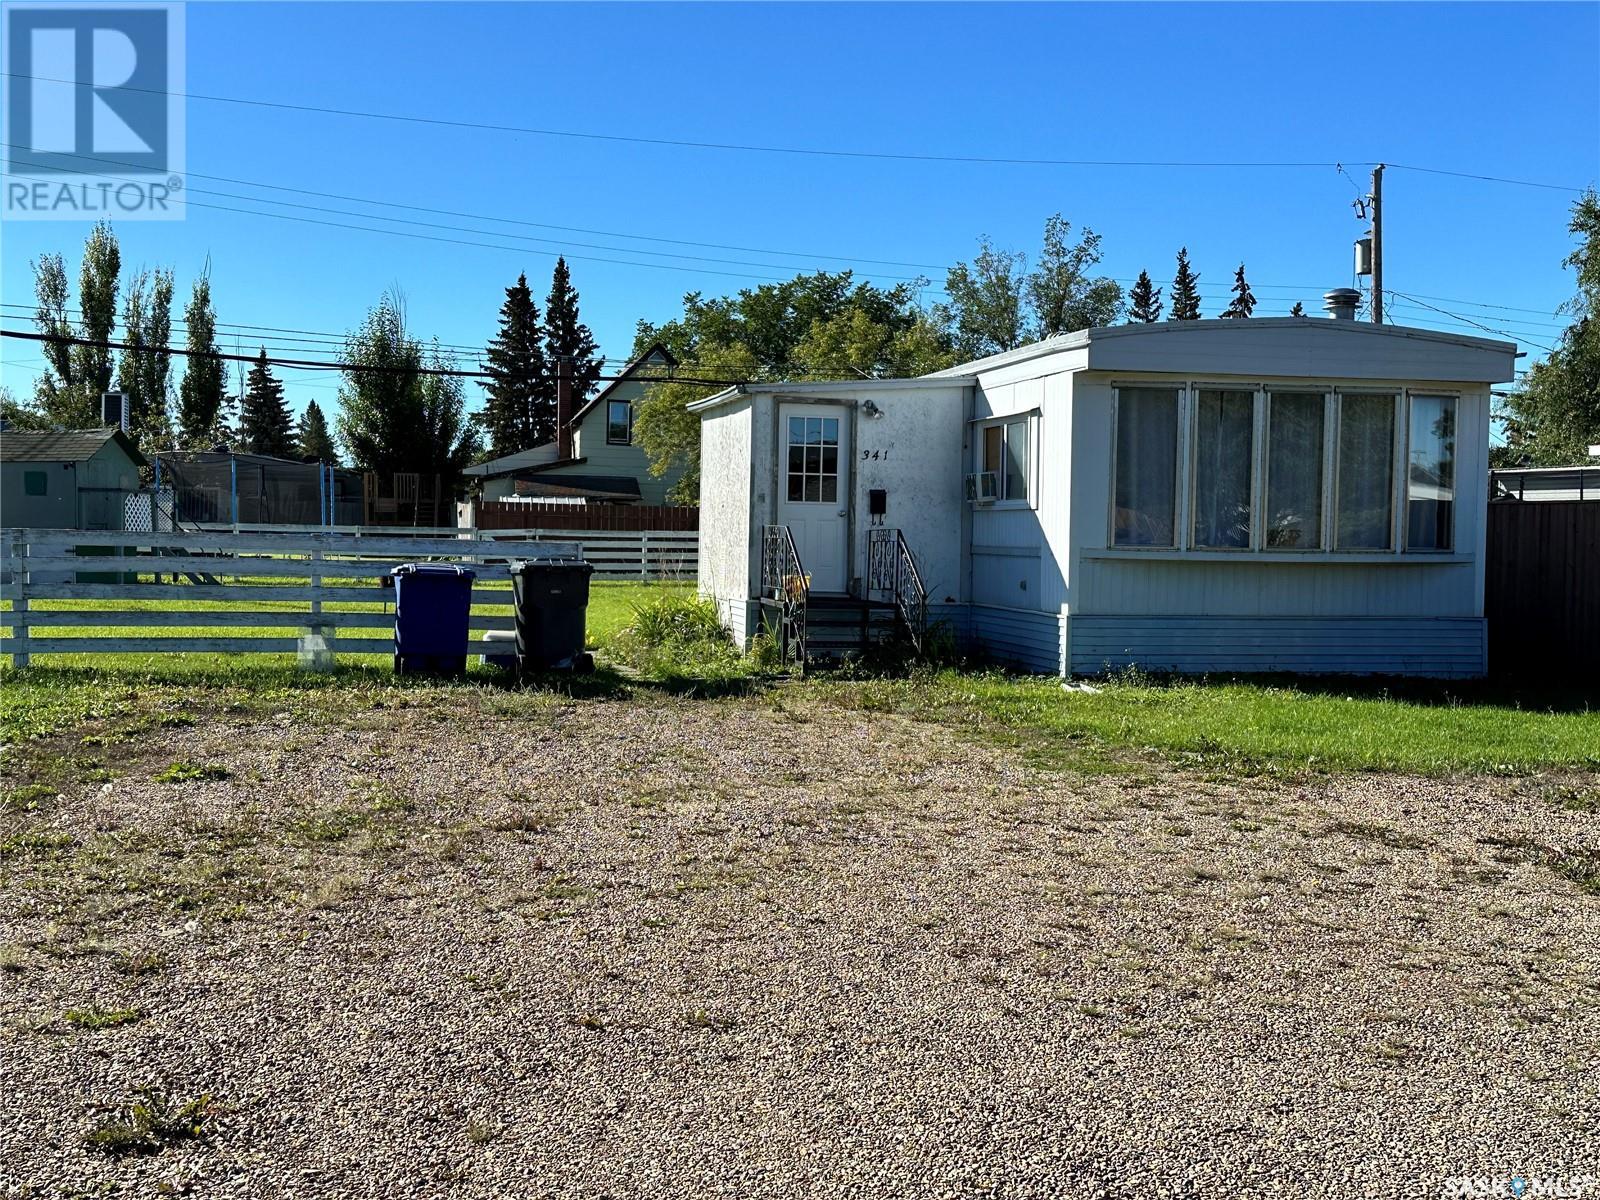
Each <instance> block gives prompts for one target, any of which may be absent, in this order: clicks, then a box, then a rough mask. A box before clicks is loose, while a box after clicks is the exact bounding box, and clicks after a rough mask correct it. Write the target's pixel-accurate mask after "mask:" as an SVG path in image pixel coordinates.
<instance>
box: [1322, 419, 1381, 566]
mask: <svg viewBox="0 0 1600 1200" xmlns="http://www.w3.org/2000/svg"><path fill="white" fill-rule="evenodd" d="M1338 451H1339V468H1338V481H1337V482H1338V497H1337V499H1336V500H1335V501H1334V520H1335V530H1334V543H1333V544H1334V548H1335V549H1338V550H1388V549H1390V548H1391V546H1392V544H1393V543H1392V534H1393V529H1394V522H1393V520H1392V519H1391V509H1390V507H1389V506H1390V504H1391V503H1392V502H1393V498H1394V397H1393V396H1385V395H1373V394H1364V395H1363V394H1357V395H1350V396H1340V397H1339V445H1338Z"/></svg>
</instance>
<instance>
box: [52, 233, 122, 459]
mask: <svg viewBox="0 0 1600 1200" xmlns="http://www.w3.org/2000/svg"><path fill="white" fill-rule="evenodd" d="M121 271H122V252H121V250H120V248H119V247H118V245H117V235H116V234H115V233H113V232H112V231H111V226H110V225H109V224H107V223H106V222H105V221H101V222H99V223H98V224H97V225H95V227H94V228H93V229H91V230H90V231H89V236H88V238H87V239H86V240H85V241H84V243H83V262H82V264H81V265H80V267H79V270H78V315H79V317H80V320H78V321H77V322H74V321H73V320H72V319H71V318H70V317H69V316H68V315H67V314H68V312H69V311H70V309H71V307H72V292H71V289H70V287H69V286H68V284H67V269H66V264H65V263H64V262H62V259H61V255H59V254H45V255H41V256H40V257H39V258H38V259H37V260H36V261H35V262H34V264H33V288H34V295H35V297H36V299H37V301H38V306H37V308H36V309H35V312H34V318H33V320H34V324H35V325H36V326H37V327H38V330H39V332H40V333H42V334H44V335H45V337H46V340H45V341H43V342H41V343H40V349H41V350H42V351H43V353H44V359H45V363H46V365H47V366H48V367H49V370H47V371H45V372H44V373H43V374H41V375H40V376H39V378H38V379H37V380H36V381H35V383H34V407H35V408H36V410H37V414H38V417H39V419H40V422H41V424H42V425H43V426H44V427H46V428H49V427H56V428H66V429H88V428H93V427H94V426H97V425H99V424H100V394H101V393H102V392H104V391H107V390H108V389H109V388H110V387H111V375H112V367H113V363H112V351H111V348H110V347H109V346H108V345H106V344H105V343H107V342H109V341H111V340H112V339H111V335H112V333H113V332H114V330H115V328H116V323H117V289H118V283H119V276H120V274H121ZM69 339H77V341H76V342H74V341H72V340H69Z"/></svg>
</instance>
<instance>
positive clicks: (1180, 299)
mask: <svg viewBox="0 0 1600 1200" xmlns="http://www.w3.org/2000/svg"><path fill="white" fill-rule="evenodd" d="M1199 319H1200V276H1198V275H1196V274H1195V272H1194V270H1193V269H1192V268H1191V267H1190V266H1189V247H1187V246H1184V247H1182V248H1181V249H1180V250H1179V251H1178V274H1177V275H1176V276H1175V277H1174V278H1173V280H1172V316H1170V317H1169V318H1168V320H1171V321H1198V320H1199Z"/></svg>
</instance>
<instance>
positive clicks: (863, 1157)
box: [0, 690, 1600, 1198]
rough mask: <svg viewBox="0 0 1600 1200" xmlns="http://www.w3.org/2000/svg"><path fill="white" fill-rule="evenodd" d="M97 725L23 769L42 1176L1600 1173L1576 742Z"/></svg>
mask: <svg viewBox="0 0 1600 1200" xmlns="http://www.w3.org/2000/svg"><path fill="white" fill-rule="evenodd" d="M82 733H83V731H82V730H77V731H74V733H73V734H72V736H71V737H67V738H63V739H61V740H60V741H58V742H57V743H55V744H46V745H43V746H41V747H38V748H37V749H36V751H33V752H30V753H31V757H27V758H26V761H24V760H23V759H20V758H19V760H18V761H17V762H14V763H13V764H12V766H11V767H10V768H9V771H10V778H9V781H8V784H7V788H8V796H9V797H10V801H9V804H8V809H7V811H5V812H4V813H3V814H0V840H3V841H4V846H3V847H0V850H3V851H4V853H3V854H0V872H3V874H0V905H3V909H0V911H4V912H5V913H6V918H5V922H4V926H5V928H4V933H3V938H0V941H3V943H4V944H3V945H0V954H3V955H4V957H3V958H0V967H3V970H0V1181H3V1183H4V1185H5V1186H3V1187H0V1195H17V1196H32V1195H68V1194H70V1195H79V1194H94V1195H128V1196H146V1195H152V1194H156V1193H157V1189H158V1188H161V1187H163V1186H165V1187H167V1188H169V1189H173V1190H174V1191H176V1192H177V1193H178V1194H188V1195H196V1196H245V1195H249V1196H279V1195H281V1196H302V1197H329V1196H340V1197H342V1196H383V1197H425V1196H426V1197H431V1196H440V1197H443V1196H491V1195H493V1196H499V1195H512V1196H560V1197H569V1196H570V1197H591V1198H597V1197H618V1198H621V1197H652V1198H654V1197H698V1196H708V1197H709V1196H715V1197H739V1198H746V1197H767V1196H784V1197H789V1196H794V1197H812V1196H851V1197H878V1196H918V1197H925V1196H997V1197H1032V1196H1041V1197H1042V1196H1130V1197H1132V1196H1141V1197H1142V1196H1169V1195H1170V1196H1188V1195H1195V1196H1212V1195H1229V1196H1296V1197H1304V1196H1374V1197H1377V1196H1410V1195H1419V1196H1438V1195H1441V1194H1447V1193H1446V1188H1447V1180H1448V1178H1449V1177H1451V1176H1456V1175H1463V1174H1471V1175H1482V1176H1492V1177H1495V1178H1502V1177H1505V1176H1508V1175H1511V1174H1521V1175H1525V1176H1529V1177H1539V1176H1574V1175H1584V1174H1589V1175H1600V1152H1597V1150H1596V1149H1595V1144H1596V1135H1597V1133H1600V1096H1597V1093H1600V1082H1597V1081H1600V1070H1597V1067H1600V896H1597V895H1595V894H1593V893H1592V892H1585V891H1584V890H1582V889H1581V888H1580V886H1578V884H1577V883H1575V882H1573V881H1572V880H1571V879H1568V878H1565V877H1564V876H1563V875H1562V874H1561V872H1560V871H1559V870H1558V869H1555V867H1556V866H1557V865H1559V862H1560V859H1559V855H1560V854H1561V853H1568V852H1572V851H1573V848H1576V851H1577V852H1580V853H1593V852H1594V850H1595V849H1596V847H1597V845H1600V814H1597V813H1595V812H1593V811H1584V810H1583V809H1582V808H1581V806H1571V807H1563V806H1562V805H1561V804H1559V803H1556V802H1555V801H1554V800H1552V798H1551V795H1550V794H1548V789H1547V788H1544V787H1543V786H1542V785H1540V784H1538V783H1537V782H1533V781H1524V782H1522V783H1520V784H1512V783H1508V782H1506V781H1493V780H1470V779H1469V780H1442V781H1441V780H1421V779H1409V778H1403V777H1394V776H1347V777H1335V778H1318V779H1315V780H1312V781H1310V782H1300V783H1285V782H1281V781H1266V780H1252V779H1227V778H1203V777H1200V776H1198V775H1195V774H1186V773H1183V772H1181V771H1179V770H1177V769H1175V768H1172V767H1168V766H1161V765H1152V764H1148V763H1136V764H1132V765H1130V766H1129V767H1128V769H1127V770H1125V771H1120V772H1115V773H1109V774H1107V773H1096V774H1088V775H1084V774H1076V773H1073V772H1071V771H1060V770H1055V771H1051V770H1046V769H1043V768H1039V767H1029V766H1023V765H1020V762H1021V756H1019V755H1018V754H1017V753H1016V752H1015V750H1013V749H1007V748H1005V747H1000V746H996V745H986V744H983V743H981V742H979V741H975V740H971V739H969V738H965V737H959V736H956V735H955V734H953V732H952V731H951V730H950V729H949V728H947V727H944V726H939V725H932V724H918V723H914V722H911V721H907V720H903V719H901V718H898V717H889V716H883V715H874V714H866V713H859V712H853V711H846V710H843V709H840V708H836V707H831V706H829V705H827V704H825V703H823V702H820V701H817V700H815V699H813V698H809V695H808V693H807V692H806V691H804V690H787V691H779V692H777V693H774V694H772V695H769V696H767V697H764V698H745V699H734V700H716V701H696V700H686V699H666V700H663V699H660V698H655V699H649V700H644V699H630V700H620V701H599V700H591V701H567V700H562V699H557V698H552V697H534V696H528V697H516V696H502V697H498V698H496V697H493V696H490V697H487V698H485V697H484V696H482V695H479V694H476V693H466V692H464V693H462V694H461V695H459V696H452V694H451V693H450V692H448V691H440V692H437V693H434V694H431V695H428V696H425V697H424V698H422V699H419V700H418V701H417V702H416V703H414V704H408V705H404V706H400V707H394V706H391V707H388V708H380V709H361V710H357V711H351V712H346V713H333V714H330V713H328V712H323V711H305V712H295V713H289V712H285V713H281V714H265V715H262V714H249V713H237V714H232V715H229V714H222V715H220V716H219V717H218V718H217V719H214V720H207V721H205V722H202V723H197V724H195V725H192V726H183V725H179V726H178V727H176V728H171V729H165V730H161V731H159V732H158V733H157V734H155V735H152V736H151V737H150V738H149V739H148V740H141V741H139V742H135V743H121V744H119V743H115V742H113V744H111V745H108V746H104V747H101V748H99V749H97V748H96V747H94V745H93V742H92V735H91V743H90V745H89V747H88V748H87V749H85V748H84V746H83V743H82V737H81V735H82ZM54 755H59V756H60V757H58V758H54V759H53V760H52V758H51V756H54ZM52 761H53V763H54V765H53V766H52V765H50V763H51V762H52ZM100 764H104V766H103V767H102V766H101V765H100ZM174 765H176V769H173V767H174ZM30 772H31V775H30ZM51 772H54V773H53V774H51ZM163 772H165V774H166V776H167V778H168V779H170V780H171V781H170V782H162V781H157V779H156V776H157V775H158V774H161V773H163ZM106 774H109V775H111V776H112V778H110V779H109V780H106V779H104V778H103V776H104V775H106ZM30 777H31V778H33V779H35V780H38V779H46V780H47V781H48V782H49V786H48V787H39V786H31V787H30V786H27V780H28V778H30ZM56 790H59V792H60V795H56V794H54V793H55V791H56ZM47 793H48V794H47ZM1553 864H1554V865H1553ZM141 1089H148V1091H147V1093H145V1094H146V1095H147V1099H146V1100H145V1101H144V1108H143V1109H142V1110H141V1111H137V1112H136V1111H134V1110H133V1109H131V1108H127V1107H126V1106H127V1105H129V1104H130V1103H131V1102H132V1101H133V1100H134V1099H135V1098H136V1097H137V1096H139V1095H140V1094H141ZM186 1106H187V1107H186ZM196 1128H198V1130H199V1133H200V1136H199V1137H197V1138H193V1137H189V1136H187V1135H188V1134H189V1133H192V1132H194V1130H195V1129H196ZM97 1130H98V1131H100V1133H101V1135H102V1138H103V1139H104V1140H105V1141H107V1142H108V1143H109V1144H110V1147H111V1148H112V1149H122V1150H124V1151H126V1152H125V1153H111V1152H109V1151H108V1150H107V1149H92V1148H88V1147H87V1146H86V1144H85V1138H86V1137H88V1136H90V1135H93V1134H94V1133H95V1132H96V1131H97ZM7 1189H9V1190H7ZM1591 1194H1592V1195H1594V1196H1596V1197H1600V1184H1596V1186H1595V1187H1594V1188H1593V1189H1591Z"/></svg>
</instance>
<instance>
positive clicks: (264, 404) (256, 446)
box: [239, 346, 295, 458]
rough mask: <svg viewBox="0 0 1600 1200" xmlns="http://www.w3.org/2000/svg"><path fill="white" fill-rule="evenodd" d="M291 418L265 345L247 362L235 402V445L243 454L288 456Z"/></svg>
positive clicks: (290, 442) (289, 452)
mask: <svg viewBox="0 0 1600 1200" xmlns="http://www.w3.org/2000/svg"><path fill="white" fill-rule="evenodd" d="M294 443H295V437H294V422H293V421H292V420H291V419H290V416H289V406H288V405H287V404H285V403H284V400H283V384H281V383H279V382H278V380H277V379H276V377H274V376H273V374H272V368H271V367H269V366H268V365H267V348H266V347H265V346H263V347H262V348H261V356H260V357H259V358H257V359H256V361H255V362H254V363H252V364H251V366H250V377H249V380H248V381H247V382H246V384H245V391H244V402H243V403H242V404H241V405H240V406H239V448H240V449H241V450H243V451H244V452H245V453H247V454H270V455H272V456H273V457H275V458H288V457H289V456H290V455H292V454H293V453H294V449H295V445H294Z"/></svg>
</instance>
